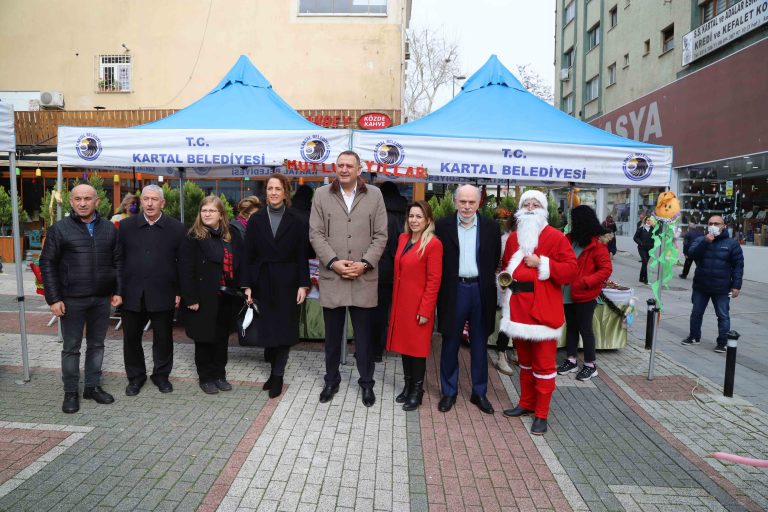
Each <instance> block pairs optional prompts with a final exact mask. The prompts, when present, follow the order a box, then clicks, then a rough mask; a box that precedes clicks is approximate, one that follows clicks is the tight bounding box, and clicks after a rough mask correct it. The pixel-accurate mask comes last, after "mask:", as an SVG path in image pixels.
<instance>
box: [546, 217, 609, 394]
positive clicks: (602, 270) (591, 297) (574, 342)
mask: <svg viewBox="0 0 768 512" xmlns="http://www.w3.org/2000/svg"><path fill="white" fill-rule="evenodd" d="M605 232H606V230H605V228H603V227H602V226H601V225H600V221H599V220H598V219H597V215H596V214H595V211H594V210H593V209H592V208H590V207H589V206H586V205H582V206H577V207H576V208H574V209H573V211H572V212H571V232H570V233H569V234H568V240H570V242H571V245H572V246H573V250H574V251H575V252H576V266H577V268H578V275H577V276H576V279H574V280H573V282H572V283H571V284H570V285H567V286H563V303H564V304H565V323H566V327H565V336H566V338H565V339H566V349H567V351H568V358H567V359H566V360H565V361H563V363H562V364H561V365H560V366H558V367H557V373H558V374H559V375H564V374H567V373H571V372H579V373H578V374H576V380H582V381H584V380H589V379H591V378H592V377H597V366H596V365H595V359H596V356H595V333H594V331H593V330H592V316H593V315H594V313H595V306H596V305H597V303H596V302H595V299H597V296H598V295H600V292H601V291H602V288H603V283H604V282H605V280H606V279H608V278H609V277H611V272H613V266H612V264H611V256H610V254H609V252H608V247H607V246H606V245H605V244H604V243H602V242H601V241H600V239H599V237H600V236H601V235H603V234H604V233H605ZM579 335H581V339H582V341H583V344H584V366H582V367H581V370H579V366H578V364H576V356H577V354H578V347H579Z"/></svg>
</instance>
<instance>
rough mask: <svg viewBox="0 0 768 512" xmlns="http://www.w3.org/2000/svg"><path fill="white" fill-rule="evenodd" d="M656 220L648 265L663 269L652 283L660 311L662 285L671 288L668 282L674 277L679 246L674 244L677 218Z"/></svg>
mask: <svg viewBox="0 0 768 512" xmlns="http://www.w3.org/2000/svg"><path fill="white" fill-rule="evenodd" d="M656 222H657V224H656V227H655V228H654V229H653V249H651V260H650V262H649V264H648V267H649V268H655V267H656V266H657V265H658V266H659V268H660V269H661V272H659V273H658V278H657V279H656V280H655V281H654V282H653V283H652V284H651V290H652V291H653V296H654V298H655V299H656V304H657V305H658V308H659V312H661V311H662V310H663V304H662V302H661V293H660V292H661V287H662V286H663V287H665V288H666V289H667V290H669V284H668V283H669V282H670V281H671V280H672V277H674V266H675V264H676V263H677V247H675V245H674V240H675V224H677V219H674V220H669V219H661V218H659V217H656ZM657 249H658V250H657Z"/></svg>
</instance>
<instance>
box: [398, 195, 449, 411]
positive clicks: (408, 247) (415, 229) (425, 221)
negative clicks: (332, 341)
mask: <svg viewBox="0 0 768 512" xmlns="http://www.w3.org/2000/svg"><path fill="white" fill-rule="evenodd" d="M406 211H407V212H408V218H407V220H406V222H405V232H404V233H402V234H401V235H400V236H399V237H398V241H397V249H396V250H395V260H394V268H393V272H394V286H393V289H392V310H391V314H390V319H389V332H388V336H387V350H389V351H391V352H399V353H400V354H401V356H402V359H403V378H404V380H405V387H403V391H402V393H400V394H399V395H397V397H396V398H395V402H397V403H402V404H403V410H405V411H413V410H415V409H417V408H418V407H419V405H421V397H422V395H423V394H424V391H423V390H424V374H425V372H426V369H427V356H429V353H430V351H431V348H432V327H433V326H434V323H435V303H436V302H437V292H438V290H439V289H440V276H441V274H442V271H443V244H442V243H441V242H440V240H438V239H437V238H436V237H435V236H434V232H435V221H434V217H433V216H432V208H430V206H429V203H427V202H426V201H415V202H413V203H411V204H410V205H408V207H407V209H406Z"/></svg>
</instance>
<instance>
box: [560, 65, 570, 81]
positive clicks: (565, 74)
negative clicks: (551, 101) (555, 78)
mask: <svg viewBox="0 0 768 512" xmlns="http://www.w3.org/2000/svg"><path fill="white" fill-rule="evenodd" d="M570 79H571V68H562V69H561V70H560V81H561V82H567V81H568V80H570Z"/></svg>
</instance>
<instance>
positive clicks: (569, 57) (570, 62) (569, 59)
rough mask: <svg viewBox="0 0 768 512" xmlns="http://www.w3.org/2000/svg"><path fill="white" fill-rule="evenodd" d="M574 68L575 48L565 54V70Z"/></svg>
mask: <svg viewBox="0 0 768 512" xmlns="http://www.w3.org/2000/svg"><path fill="white" fill-rule="evenodd" d="M572 66H573V47H571V48H568V50H566V52H565V53H564V54H563V65H562V66H561V67H563V68H570V67H572Z"/></svg>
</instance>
